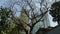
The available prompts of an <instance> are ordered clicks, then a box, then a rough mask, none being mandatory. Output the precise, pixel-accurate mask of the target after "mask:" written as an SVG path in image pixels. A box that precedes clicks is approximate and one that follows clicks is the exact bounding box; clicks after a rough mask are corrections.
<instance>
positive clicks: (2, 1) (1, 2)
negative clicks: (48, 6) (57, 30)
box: [0, 0, 57, 27]
mask: <svg viewBox="0 0 60 34" xmlns="http://www.w3.org/2000/svg"><path fill="white" fill-rule="evenodd" d="M9 1H11V0H0V6H3V7H9V3H10V2H9ZM14 1H17V0H12V3H13V2H14ZM37 1H38V0H33V2H34V3H35V5H36V7H37V8H39V7H40V6H39V3H37ZM47 1H48V2H53V1H52V0H47ZM12 3H11V4H12ZM27 9H28V8H27ZM13 10H14V11H20V10H21V6H19V5H17V4H16V5H14V8H13ZM18 14H20V12H16V16H19V15H18ZM49 16H50V17H51V15H49ZM49 19H50V18H49ZM50 22H51V26H53V27H54V26H55V25H57V23H53V22H52V18H51V21H50Z"/></svg>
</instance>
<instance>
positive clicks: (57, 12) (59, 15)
mask: <svg viewBox="0 0 60 34" xmlns="http://www.w3.org/2000/svg"><path fill="white" fill-rule="evenodd" d="M50 14H51V15H52V17H53V21H59V20H60V1H59V2H55V3H53V4H52V6H51V10H50Z"/></svg>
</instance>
